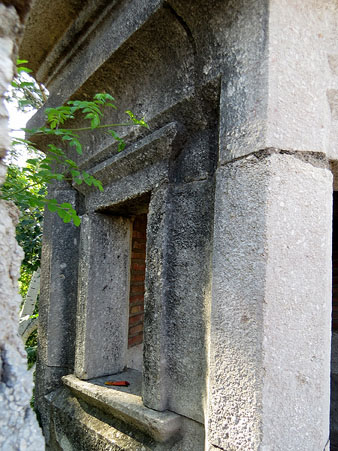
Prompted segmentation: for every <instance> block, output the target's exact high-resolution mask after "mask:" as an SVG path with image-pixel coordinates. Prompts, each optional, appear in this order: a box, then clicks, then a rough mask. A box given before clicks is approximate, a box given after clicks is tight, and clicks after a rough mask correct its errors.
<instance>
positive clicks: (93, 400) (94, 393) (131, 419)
mask: <svg viewBox="0 0 338 451" xmlns="http://www.w3.org/2000/svg"><path fill="white" fill-rule="evenodd" d="M107 380H110V381H113V380H127V381H128V382H130V386H129V387H110V386H107V385H104V382H105V381H107ZM62 381H63V383H64V385H66V386H67V387H68V388H69V389H70V390H71V391H72V392H73V394H75V396H76V397H80V398H81V399H83V400H84V401H86V402H87V403H88V404H90V405H93V406H94V407H97V408H99V409H101V410H102V411H104V412H105V413H107V414H110V415H112V416H114V417H115V418H118V419H119V420H122V421H124V422H125V423H127V424H130V425H132V426H134V427H135V428H137V429H139V430H140V431H142V432H143V433H145V434H147V435H149V436H151V437H152V438H153V439H154V440H156V441H157V442H166V441H167V440H169V439H170V438H172V437H173V436H174V435H176V434H177V433H178V431H179V429H180V427H181V417H180V415H177V414H175V413H173V412H169V411H168V410H167V411H164V412H158V411H156V410H152V409H149V408H147V407H145V406H144V405H143V402H142V398H141V396H140V394H136V393H140V389H141V373H140V372H139V371H135V370H127V371H125V372H123V373H119V374H115V375H113V376H105V377H101V378H96V379H91V380H89V381H83V380H80V379H78V378H77V377H75V376H74V375H68V376H63V378H62Z"/></svg>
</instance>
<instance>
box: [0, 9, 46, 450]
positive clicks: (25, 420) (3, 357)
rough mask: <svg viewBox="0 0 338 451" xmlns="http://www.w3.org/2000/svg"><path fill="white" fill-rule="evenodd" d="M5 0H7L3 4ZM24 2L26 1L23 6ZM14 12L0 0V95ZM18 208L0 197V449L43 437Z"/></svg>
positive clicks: (3, 143)
mask: <svg viewBox="0 0 338 451" xmlns="http://www.w3.org/2000/svg"><path fill="white" fill-rule="evenodd" d="M8 3H10V2H7V4H8ZM28 5H29V2H26V6H27V7H28ZM20 31H21V26H20V21H19V16H18V15H17V13H16V11H15V9H14V8H13V7H6V6H5V5H3V4H2V3H1V4H0V95H1V97H2V96H3V94H4V93H5V92H6V90H7V89H8V85H9V83H10V81H11V80H12V77H13V60H15V57H16V50H15V47H16V43H17V39H18V37H19V35H20ZM7 122H8V115H7V111H6V109H5V107H4V104H3V101H2V99H1V101H0V184H2V183H3V182H4V180H5V176H6V167H5V165H4V164H3V161H1V160H2V159H3V158H4V156H5V154H6V150H7V149H8V146H9V143H10V139H9V135H8V129H7ZM18 217H19V215H18V210H17V208H16V207H15V206H14V205H13V204H12V203H10V202H4V201H0V243H1V244H0V287H1V289H0V311H1V317H0V412H1V413H0V450H3V451H10V450H14V449H20V450H24V449H25V450H30V451H33V450H34V451H35V450H36V451H40V450H43V449H44V441H43V438H42V434H41V431H40V429H39V426H38V423H37V421H36V417H35V413H34V412H33V410H32V409H31V407H30V405H29V403H30V400H31V397H32V388H33V383H32V374H31V373H29V372H28V371H27V358H26V353H25V350H24V346H23V343H22V340H21V338H20V336H19V334H18V320H19V307H20V302H21V298H20V296H19V294H18V277H19V275H20V263H21V259H22V257H23V253H22V250H21V248H20V247H19V246H18V243H17V241H16V239H15V225H16V223H17V221H18Z"/></svg>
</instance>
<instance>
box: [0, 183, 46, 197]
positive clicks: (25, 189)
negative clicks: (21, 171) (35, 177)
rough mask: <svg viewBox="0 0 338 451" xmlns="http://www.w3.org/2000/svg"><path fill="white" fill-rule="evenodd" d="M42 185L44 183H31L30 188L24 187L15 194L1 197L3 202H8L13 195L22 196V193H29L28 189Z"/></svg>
mask: <svg viewBox="0 0 338 451" xmlns="http://www.w3.org/2000/svg"><path fill="white" fill-rule="evenodd" d="M41 184H42V182H35V183H30V184H29V185H28V186H25V187H23V188H20V189H18V190H17V191H14V193H13V192H12V193H9V194H8V195H7V196H3V197H1V199H2V200H8V199H10V198H11V196H13V195H14V196H15V195H16V194H20V193H22V192H23V191H27V188H32V187H33V186H36V185H41Z"/></svg>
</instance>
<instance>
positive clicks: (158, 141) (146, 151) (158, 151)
mask: <svg viewBox="0 0 338 451" xmlns="http://www.w3.org/2000/svg"><path fill="white" fill-rule="evenodd" d="M177 133H178V124H177V123H175V122H172V123H169V124H167V125H165V126H163V127H161V128H160V129H159V130H155V131H154V132H153V133H151V134H150V135H148V136H146V137H145V138H142V139H140V140H138V141H136V142H135V143H134V144H131V145H130V146H128V147H127V148H126V149H125V150H124V151H123V152H120V153H115V155H113V156H112V157H110V158H107V159H106V160H105V161H104V162H102V163H99V164H96V165H95V166H94V167H91V169H89V170H88V173H89V174H91V175H93V176H94V177H96V178H97V179H99V180H100V181H101V182H102V184H103V185H107V184H108V183H113V182H115V181H116V180H119V179H121V178H123V177H127V176H128V175H133V176H134V174H135V173H136V172H137V171H139V170H140V169H144V168H146V167H148V166H151V165H155V164H156V163H157V162H159V161H162V160H169V159H170V158H171V157H172V147H173V142H174V141H175V138H176V136H177ZM111 147H116V146H109V148H111ZM115 152H116V151H115ZM101 153H107V149H106V148H104V149H101ZM94 158H95V159H99V158H100V155H99V154H96V155H95V156H94ZM101 159H102V157H101ZM94 161H95V160H94ZM88 166H91V160H89V161H84V162H83V163H82V164H81V166H80V167H81V168H83V167H88ZM74 187H75V188H76V189H77V190H78V191H81V192H82V193H84V194H85V193H87V192H89V191H91V190H90V188H89V187H87V186H86V185H85V184H82V185H76V186H74Z"/></svg>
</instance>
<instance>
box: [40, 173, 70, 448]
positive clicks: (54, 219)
mask: <svg viewBox="0 0 338 451" xmlns="http://www.w3.org/2000/svg"><path fill="white" fill-rule="evenodd" d="M48 195H49V197H50V198H54V199H57V200H58V202H60V203H62V202H68V203H70V204H71V205H73V207H74V208H76V209H77V196H78V195H77V192H76V191H75V190H74V189H72V188H71V187H70V186H69V184H67V183H65V182H58V183H55V185H53V187H52V188H50V189H49V194H48ZM43 229H44V236H43V247H42V256H41V289H40V297H39V348H38V361H37V371H36V390H35V399H36V405H37V407H38V410H39V412H40V415H41V418H42V419H45V418H46V416H45V415H44V410H45V409H46V408H47V406H46V399H45V396H46V395H47V394H48V393H49V392H51V391H53V390H55V389H56V388H57V387H58V386H60V384H61V376H63V375H65V374H69V373H72V372H73V370H74V358H75V317H76V301H77V297H76V292H77V272H78V268H77V267H78V248H79V227H75V226H74V225H72V224H65V223H64V222H63V221H62V220H61V219H60V218H59V217H58V216H57V215H56V214H55V213H51V212H50V211H48V210H47V209H46V211H45V214H44V226H43ZM43 428H44V434H45V437H46V440H47V442H48V435H49V432H48V431H49V424H43Z"/></svg>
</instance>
